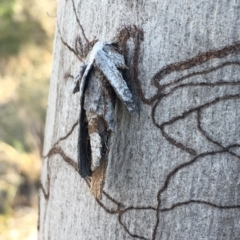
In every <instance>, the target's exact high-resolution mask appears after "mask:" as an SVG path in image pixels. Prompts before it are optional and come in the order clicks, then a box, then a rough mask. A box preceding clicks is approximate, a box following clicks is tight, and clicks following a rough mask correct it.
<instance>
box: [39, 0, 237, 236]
mask: <svg viewBox="0 0 240 240" xmlns="http://www.w3.org/2000/svg"><path fill="white" fill-rule="evenodd" d="M74 4H75V9H76V13H77V16H78V18H79V20H80V24H81V25H79V24H78V21H77V19H76V17H75V11H74V5H73V2H72V0H67V1H65V0H59V6H58V14H57V16H58V17H57V21H58V26H59V27H58V28H59V31H56V37H55V48H54V61H53V71H52V79H51V86H50V94H49V106H48V114H47V121H46V130H45V145H44V153H43V155H44V160H43V168H42V175H41V183H42V184H41V190H40V194H39V195H40V198H39V199H40V201H39V206H40V213H39V239H42V240H43V239H57V240H61V239H63V240H65V239H151V240H154V239H161V240H164V239H170V240H172V239H174V240H180V239H184V240H185V239H191V240H195V239H196V240H199V239H201V240H203V239H204V240H205V239H210V240H219V239H220V240H221V239H235V240H236V239H240V174H239V172H240V138H239V136H240V121H239V116H240V110H239V109H240V108H239V107H238V106H239V105H240V42H239V41H240V28H239V26H240V2H239V1H235V0H229V1H227V0H226V1H224V0H219V1H207V0H202V1H187V0H184V1H178V0H173V1H171V2H170V1H154V0H151V1H137V0H132V1H129V0H118V1H109V0H105V1H94V0H74ZM81 26H82V28H83V30H84V33H83V32H82V30H81ZM124 28H127V29H130V32H131V31H132V32H133V35H134V34H135V35H134V36H133V35H132V36H131V37H129V39H128V40H127V42H126V46H127V47H126V49H125V50H126V51H125V53H126V56H125V58H126V62H127V66H128V68H129V71H128V72H127V73H126V76H127V79H128V83H129V85H130V86H131V89H132V91H133V94H134V97H135V101H136V102H138V105H139V111H138V112H137V113H135V114H134V115H131V114H129V113H128V111H127V109H126V107H125V106H124V105H123V104H122V103H121V102H119V101H117V103H116V111H115V114H116V126H115V129H114V132H113V134H112V136H111V143H110V146H109V149H110V152H109V157H108V163H107V169H106V173H105V184H104V187H103V194H102V199H101V200H96V199H95V198H94V197H93V196H92V195H91V193H90V191H89V187H88V185H89V181H85V180H84V179H82V178H81V177H80V176H79V174H78V172H77V165H76V163H77V146H76V144H77V132H78V131H77V130H78V124H77V121H78V113H79V98H78V97H79V96H78V94H75V95H72V94H71V86H72V81H71V79H66V78H64V76H65V75H66V73H70V74H72V75H74V76H75V75H77V74H78V72H79V70H80V64H81V61H80V60H79V59H81V58H80V57H76V55H75V54H74V52H73V51H71V49H69V48H68V47H67V46H66V43H67V44H68V45H69V46H71V47H72V48H73V49H74V45H75V39H76V37H77V36H80V37H81V39H82V40H83V42H85V43H87V39H89V40H93V39H94V36H96V38H97V39H99V40H101V41H109V40H112V39H113V38H114V37H116V35H118V34H119V31H120V30H121V29H124ZM134 29H135V30H134ZM137 29H139V31H138V30H137ZM134 31H135V32H134ZM141 31H142V34H140V32H141ZM60 34H61V37H62V38H61V37H60ZM140 35H141V36H140ZM85 37H86V38H85ZM84 49H87V47H85V48H84ZM84 51H85V50H83V51H82V52H84Z"/></svg>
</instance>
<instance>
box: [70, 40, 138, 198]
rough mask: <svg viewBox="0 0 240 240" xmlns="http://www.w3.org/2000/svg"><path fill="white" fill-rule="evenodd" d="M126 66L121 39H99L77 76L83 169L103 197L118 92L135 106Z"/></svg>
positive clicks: (129, 105) (130, 106) (97, 194)
mask: <svg viewBox="0 0 240 240" xmlns="http://www.w3.org/2000/svg"><path fill="white" fill-rule="evenodd" d="M123 69H127V66H126V65H125V61H124V57H123V55H122V54H121V53H120V48H119V46H118V43H116V42H102V41H97V42H96V43H95V44H94V46H93V48H92V50H91V51H90V52H89V54H88V56H87V58H86V61H85V63H84V64H83V65H82V66H81V69H80V72H79V74H78V75H77V76H76V77H75V78H74V88H73V93H76V92H79V94H80V116H79V135H78V167H79V173H80V175H81V176H82V177H83V178H86V177H90V176H91V177H92V179H91V192H92V193H93V195H94V196H95V197H96V198H100V197H101V188H102V184H103V180H104V173H105V168H106V163H107V155H108V140H109V137H110V134H111V132H112V131H113V130H114V125H115V111H114V105H115V101H114V100H115V99H114V97H115V95H117V97H118V98H119V99H120V100H121V101H122V102H123V103H124V104H125V106H126V107H127V109H128V111H129V112H133V111H134V110H135V104H134V102H133V98H132V94H131V92H130V90H129V88H128V86H127V84H126V82H125V80H124V79H123V76H122V73H121V70H123ZM114 93H115V94H114Z"/></svg>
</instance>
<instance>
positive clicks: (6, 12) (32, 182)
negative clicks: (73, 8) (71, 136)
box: [0, 0, 56, 239]
mask: <svg viewBox="0 0 240 240" xmlns="http://www.w3.org/2000/svg"><path fill="white" fill-rule="evenodd" d="M46 7H47V9H46ZM55 11H56V1H48V0H43V1H40V2H39V1H37V0H0V33H1V34H0V176H1V177H0V179H1V181H0V225H1V222H2V221H5V220H3V219H4V218H3V216H4V215H1V214H5V215H6V216H11V214H15V213H14V210H15V209H18V208H19V207H21V206H25V207H26V206H28V207H29V206H32V205H34V206H35V205H36V193H37V187H36V186H37V185H38V181H39V180H38V179H39V172H40V166H41V160H40V157H41V152H42V146H43V134H44V123H45V115H46V107H47V95H48V85H49V78H50V70H51V59H52V42H53V34H54V26H55V21H56V19H55V18H52V17H49V16H48V14H47V13H49V14H50V15H55ZM34 211H36V210H34ZM9 214H10V215H9ZM5 225H6V224H5ZM2 226H4V224H2ZM2 231H3V229H0V232H2ZM0 239H1V237H0ZM6 239H8V238H7V237H6ZM9 239H13V238H11V237H9ZM17 239H20V238H17Z"/></svg>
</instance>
